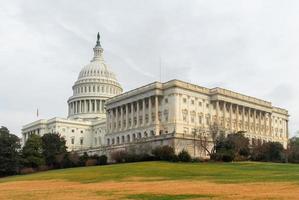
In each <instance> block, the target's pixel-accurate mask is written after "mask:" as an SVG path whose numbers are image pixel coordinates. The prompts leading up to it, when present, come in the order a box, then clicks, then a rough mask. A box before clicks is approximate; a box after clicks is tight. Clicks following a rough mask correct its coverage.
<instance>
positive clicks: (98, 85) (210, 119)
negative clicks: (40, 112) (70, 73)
mask: <svg viewBox="0 0 299 200" xmlns="http://www.w3.org/2000/svg"><path fill="white" fill-rule="evenodd" d="M93 51H94V56H93V59H92V60H91V62H90V63H89V64H88V65H86V66H85V67H83V69H82V70H81V72H80V73H79V76H78V80H77V81H76V82H75V83H74V85H73V87H72V89H73V95H72V96H71V97H70V98H69V99H68V101H67V103H68V117H67V118H58V117H55V118H53V119H48V120H46V119H41V120H37V121H35V122H32V123H30V124H26V125H24V126H23V128H22V136H23V144H24V143H25V142H26V140H27V139H28V137H29V135H31V134H38V135H40V136H42V135H43V134H45V133H58V134H60V135H61V136H62V137H64V138H65V140H66V145H67V147H68V150H69V151H78V152H81V153H82V152H88V153H89V154H107V155H108V156H109V153H111V152H113V151H115V150H120V149H125V148H128V147H130V146H132V145H141V146H143V147H145V148H148V149H151V148H153V147H155V146H158V145H170V146H172V147H174V149H175V151H176V152H179V151H181V150H182V149H186V150H188V151H189V153H190V155H192V156H194V157H206V156H207V152H206V150H205V149H204V148H202V145H198V144H202V140H203V137H202V135H203V134H204V138H205V139H207V138H209V137H210V134H209V129H210V127H211V125H212V124H216V125H217V126H218V127H222V130H224V131H225V132H226V133H232V132H239V131H241V132H243V133H244V135H245V136H246V137H248V138H249V141H250V143H251V144H253V143H257V142H266V141H277V142H280V143H282V144H283V146H284V147H286V145H287V140H288V117H289V115H288V111H287V110H285V109H282V108H278V107H274V106H272V103H271V102H268V101H264V100H261V99H257V98H254V97H250V96H246V95H243V94H239V93H237V92H233V91H230V90H226V89H223V88H218V87H217V88H212V89H209V88H205V87H201V86H198V85H194V84H191V83H187V82H184V81H180V80H170V81H168V82H165V83H161V82H153V83H150V84H148V85H144V86H141V87H139V88H136V89H134V90H131V91H128V92H124V93H123V89H122V87H121V85H120V83H119V82H118V81H117V78H116V75H115V74H114V73H113V72H112V71H111V70H110V69H109V67H108V66H107V65H106V64H105V61H104V58H103V48H102V46H101V44H100V36H99V34H98V36H97V42H96V45H95V47H94V48H93ZM202 133H203V134H202ZM199 135H200V136H199ZM206 141H209V139H208V140H206ZM210 145H211V144H210ZM210 147H211V146H210Z"/></svg>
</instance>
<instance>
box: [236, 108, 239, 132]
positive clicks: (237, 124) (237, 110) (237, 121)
mask: <svg viewBox="0 0 299 200" xmlns="http://www.w3.org/2000/svg"><path fill="white" fill-rule="evenodd" d="M239 130H240V127H239V105H237V106H236V131H237V132H238V131H239Z"/></svg>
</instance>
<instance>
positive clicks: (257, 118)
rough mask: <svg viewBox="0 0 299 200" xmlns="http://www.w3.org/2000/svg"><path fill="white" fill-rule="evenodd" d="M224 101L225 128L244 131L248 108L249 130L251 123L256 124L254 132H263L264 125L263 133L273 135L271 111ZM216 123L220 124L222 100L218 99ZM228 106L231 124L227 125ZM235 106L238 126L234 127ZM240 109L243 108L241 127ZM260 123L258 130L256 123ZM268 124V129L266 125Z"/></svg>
mask: <svg viewBox="0 0 299 200" xmlns="http://www.w3.org/2000/svg"><path fill="white" fill-rule="evenodd" d="M221 102H222V108H223V113H222V116H223V119H224V121H223V122H224V128H228V129H229V130H230V131H233V130H235V131H244V130H245V124H246V120H245V112H246V110H247V123H248V127H247V130H251V123H253V124H254V126H253V132H254V133H258V134H262V129H261V128H262V126H264V130H263V133H264V134H268V135H271V127H272V118H271V113H270V112H266V111H261V110H257V109H254V108H249V107H245V106H241V105H237V104H233V103H229V102H225V101H221ZM215 103H216V123H217V124H220V102H219V101H216V102H215ZM227 107H228V114H229V119H230V123H229V126H228V127H227V124H226V118H227V116H226V114H227ZM233 107H235V120H236V127H235V128H233ZM240 110H241V123H242V125H241V128H240V127H239V122H240V114H239V113H240ZM262 113H264V120H262ZM251 114H253V117H252V120H251V118H250V116H251ZM267 114H268V124H267V117H266V115H267ZM257 123H258V125H259V129H258V130H257V128H256V125H257ZM267 126H268V130H266V127H267Z"/></svg>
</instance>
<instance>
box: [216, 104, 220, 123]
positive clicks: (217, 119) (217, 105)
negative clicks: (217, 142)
mask: <svg viewBox="0 0 299 200" xmlns="http://www.w3.org/2000/svg"><path fill="white" fill-rule="evenodd" d="M216 123H217V125H218V126H219V125H220V116H219V101H216Z"/></svg>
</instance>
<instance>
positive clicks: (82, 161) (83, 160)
mask: <svg viewBox="0 0 299 200" xmlns="http://www.w3.org/2000/svg"><path fill="white" fill-rule="evenodd" d="M88 158H89V156H88V154H87V153H86V152H84V154H83V155H82V156H80V157H79V163H78V165H79V166H85V163H86V161H87V160H88Z"/></svg>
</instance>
